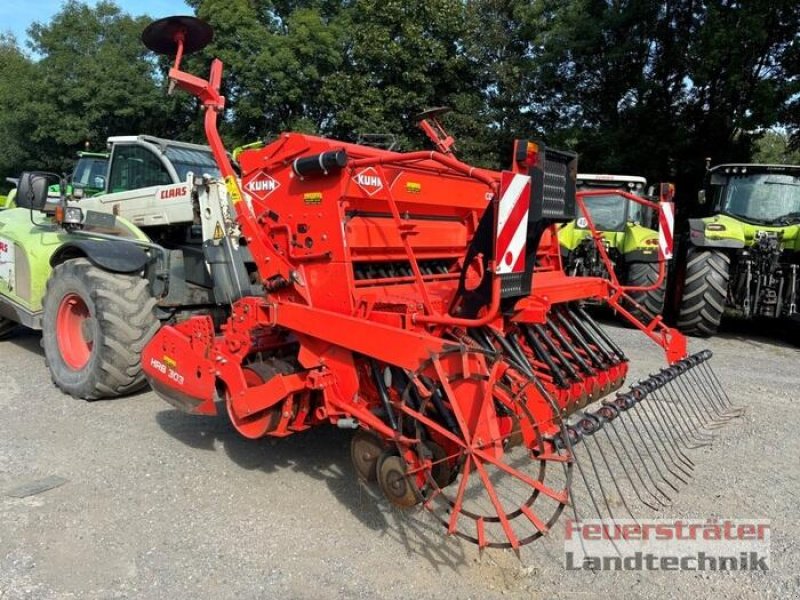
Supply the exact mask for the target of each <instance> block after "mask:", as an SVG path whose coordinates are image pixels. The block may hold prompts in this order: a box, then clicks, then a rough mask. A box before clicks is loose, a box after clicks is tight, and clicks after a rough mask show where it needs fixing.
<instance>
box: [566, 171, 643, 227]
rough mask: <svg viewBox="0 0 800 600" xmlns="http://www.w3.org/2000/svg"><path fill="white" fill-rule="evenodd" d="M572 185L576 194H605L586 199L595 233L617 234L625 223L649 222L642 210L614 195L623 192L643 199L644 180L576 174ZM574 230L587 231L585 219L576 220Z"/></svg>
mask: <svg viewBox="0 0 800 600" xmlns="http://www.w3.org/2000/svg"><path fill="white" fill-rule="evenodd" d="M576 185H577V187H578V190H608V192H609V193H608V195H602V196H591V197H588V198H587V199H586V208H587V209H588V210H589V214H590V215H591V217H592V220H593V221H594V225H595V227H596V228H597V229H598V230H599V231H609V232H610V231H617V232H621V231H625V226H626V225H627V224H628V223H636V224H639V225H644V226H648V225H649V224H650V221H651V220H652V217H651V215H649V214H648V212H649V211H648V210H647V208H646V207H644V206H643V205H641V204H637V203H636V202H633V201H632V200H628V199H626V198H624V197H622V196H620V195H619V194H617V193H615V192H616V191H623V192H628V193H629V194H634V195H636V196H641V197H645V189H646V187H647V180H646V179H645V178H644V177H637V176H634V175H594V174H586V173H579V174H578V180H577V182H576ZM577 228H578V229H582V230H588V223H587V222H586V219H585V218H583V219H580V218H579V219H578V223H577Z"/></svg>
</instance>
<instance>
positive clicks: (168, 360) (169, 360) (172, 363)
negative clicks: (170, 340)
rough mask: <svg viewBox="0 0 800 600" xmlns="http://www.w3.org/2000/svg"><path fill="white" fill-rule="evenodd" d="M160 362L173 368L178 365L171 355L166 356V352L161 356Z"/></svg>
mask: <svg viewBox="0 0 800 600" xmlns="http://www.w3.org/2000/svg"><path fill="white" fill-rule="evenodd" d="M161 362H163V363H164V364H165V365H167V366H168V367H169V368H170V369H174V368H175V367H177V366H178V361H177V360H175V359H174V358H172V357H171V356H167V355H166V354H165V355H164V356H162V357H161Z"/></svg>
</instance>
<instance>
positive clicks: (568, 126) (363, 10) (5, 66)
mask: <svg viewBox="0 0 800 600" xmlns="http://www.w3.org/2000/svg"><path fill="white" fill-rule="evenodd" d="M189 4H190V5H191V6H192V7H193V8H194V10H195V12H196V14H197V15H198V16H199V17H201V18H203V19H205V20H206V21H208V22H209V23H211V24H212V25H213V27H214V28H215V39H214V42H213V43H212V44H211V45H210V46H209V47H208V48H207V49H206V50H205V51H203V52H202V53H200V54H199V55H197V56H192V57H189V59H188V61H187V63H186V65H187V67H188V68H190V70H192V71H193V72H197V73H200V74H204V73H205V72H207V69H208V65H209V63H210V60H211V58H212V57H215V56H218V57H220V58H221V59H222V60H223V61H224V62H225V66H226V71H225V78H224V93H225V94H226V96H227V99H228V107H229V109H228V111H226V113H225V115H224V123H223V134H224V136H225V139H226V141H227V142H228V144H229V145H234V144H238V143H243V142H249V141H253V140H254V139H257V138H264V137H269V136H272V135H275V134H276V133H278V132H280V131H283V130H300V131H305V132H310V133H318V134H322V135H329V136H335V137H337V138H341V139H345V140H356V139H358V137H359V136H360V135H362V134H375V133H388V134H393V135H394V136H396V138H397V140H398V142H399V145H400V147H401V148H404V149H410V148H414V147H419V146H420V145H422V144H427V143H428V142H426V141H425V140H424V139H423V138H422V137H421V133H420V132H419V130H418V129H417V127H416V125H415V123H414V115H415V114H416V113H417V112H418V111H421V110H423V109H426V108H429V107H432V106H440V105H446V106H450V107H452V108H453V109H454V110H453V113H452V114H450V115H449V116H447V117H446V119H445V121H446V124H447V126H448V128H450V129H451V130H452V132H453V133H454V134H455V135H456V138H457V140H458V152H459V155H460V156H461V157H463V158H464V159H466V160H469V161H471V162H476V163H479V164H484V165H488V166H494V167H499V166H502V165H503V164H505V163H506V162H507V154H508V151H509V149H510V142H511V140H512V139H514V138H515V137H535V138H540V139H543V140H545V141H546V142H547V143H548V144H553V145H558V146H561V147H566V148H569V149H573V150H577V151H578V152H580V154H581V165H582V169H584V170H587V169H588V170H591V171H606V172H627V173H632V174H641V175H645V176H647V177H648V178H650V179H651V180H657V179H666V178H669V179H672V180H677V181H678V183H679V191H680V190H681V189H683V190H684V193H687V194H691V193H692V188H693V187H694V186H695V185H696V184H697V182H698V180H699V177H700V176H701V174H702V170H703V165H704V159H705V158H706V157H711V158H712V160H713V161H714V162H720V161H723V160H747V159H751V158H752V157H753V156H756V157H758V156H766V155H768V154H769V152H768V150H769V148H770V147H768V144H767V142H768V141H770V139H771V138H770V137H769V136H764V135H763V134H762V133H760V132H763V131H765V130H769V129H770V128H773V127H775V126H779V127H781V128H782V129H781V131H784V130H785V131H786V132H787V136H788V137H787V139H790V140H793V142H794V143H795V145H800V136H798V135H797V131H798V127H799V126H800V40H799V39H798V37H797V35H798V34H797V31H798V30H800V4H798V3H797V2H796V0H769V1H767V0H749V1H748V2H739V1H735V0H704V1H703V2H700V1H699V0H659V1H656V0H569V1H565V0H190V2H189ZM148 21H149V19H148V18H147V17H143V16H130V15H128V14H125V13H124V12H122V11H121V10H120V9H119V7H117V6H116V5H115V4H113V3H112V2H110V1H107V0H104V1H101V2H99V3H97V4H96V5H95V6H94V7H89V6H87V5H86V4H84V3H81V2H78V1H77V0H68V1H67V2H66V3H65V4H64V5H63V7H62V9H61V11H60V12H59V13H58V14H57V15H56V16H55V17H54V18H53V19H52V20H51V21H50V22H48V23H37V24H34V25H33V26H32V27H31V29H30V31H29V39H30V41H29V48H30V50H31V53H30V54H26V53H25V52H24V51H23V50H22V49H21V48H20V46H19V44H18V42H17V41H16V40H14V39H13V38H10V37H7V36H6V37H0V108H2V109H3V110H2V112H0V135H1V136H2V139H3V141H4V143H3V145H2V146H0V173H6V174H14V173H15V172H18V171H19V170H20V169H22V168H23V167H27V168H31V167H36V168H45V167H46V168H64V167H65V166H66V165H67V163H68V162H69V161H70V160H71V159H72V157H73V156H74V152H75V150H77V149H80V148H81V147H82V146H83V145H84V144H85V143H86V142H87V141H88V142H89V144H90V146H92V147H95V148H96V147H98V146H101V145H102V143H103V141H104V139H105V137H106V136H108V135H120V134H130V133H137V132H145V133H150V134H155V135H162V136H169V137H178V138H181V139H188V140H195V141H199V140H202V127H201V120H200V111H199V110H198V106H197V104H196V101H194V100H193V99H191V98H188V97H187V96H186V95H185V94H182V93H179V94H176V95H175V96H173V97H171V98H168V97H166V96H165V93H164V92H165V90H164V88H165V83H166V82H165V77H166V71H167V68H168V60H167V59H164V58H157V57H154V56H153V55H152V54H150V53H148V52H147V51H146V50H145V49H144V47H143V46H142V45H141V43H140V41H139V36H140V33H141V30H142V29H143V28H144V26H145V25H146V24H147V22H148ZM792 136H794V137H792ZM770 152H771V150H770ZM787 152H788V151H787ZM784 154H785V155H786V156H791V154H788V153H786V152H784ZM770 155H771V154H770Z"/></svg>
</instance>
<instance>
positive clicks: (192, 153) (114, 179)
mask: <svg viewBox="0 0 800 600" xmlns="http://www.w3.org/2000/svg"><path fill="white" fill-rule="evenodd" d="M108 148H109V156H110V158H109V163H108V168H107V170H106V172H105V173H104V174H103V176H98V177H96V178H95V182H96V183H99V184H102V185H101V187H102V191H101V192H100V193H98V194H97V195H96V196H93V197H91V198H85V199H84V200H82V201H81V206H83V207H86V208H94V209H95V210H99V211H102V212H113V213H114V214H115V215H118V216H122V217H125V218H126V219H128V220H130V221H131V222H132V223H134V224H135V225H136V226H138V227H142V228H148V227H163V226H167V225H174V224H178V223H187V222H192V221H195V220H196V214H195V207H194V206H193V204H192V202H191V189H192V183H193V180H194V176H197V177H198V178H203V177H207V178H211V179H217V178H218V177H219V169H218V167H217V165H216V163H215V162H214V158H213V156H212V154H211V150H210V149H209V148H208V147H207V146H202V145H199V144H188V143H185V142H176V141H174V140H165V139H161V138H157V137H152V136H148V135H138V136H116V137H110V138H108Z"/></svg>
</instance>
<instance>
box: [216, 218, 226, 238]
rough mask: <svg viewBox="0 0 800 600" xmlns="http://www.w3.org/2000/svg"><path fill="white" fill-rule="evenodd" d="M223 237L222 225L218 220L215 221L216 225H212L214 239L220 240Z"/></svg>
mask: <svg viewBox="0 0 800 600" xmlns="http://www.w3.org/2000/svg"><path fill="white" fill-rule="evenodd" d="M224 237H225V230H223V229H222V225H220V222H219V221H217V226H216V227H214V241H217V240H221V239H222V238H224Z"/></svg>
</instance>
